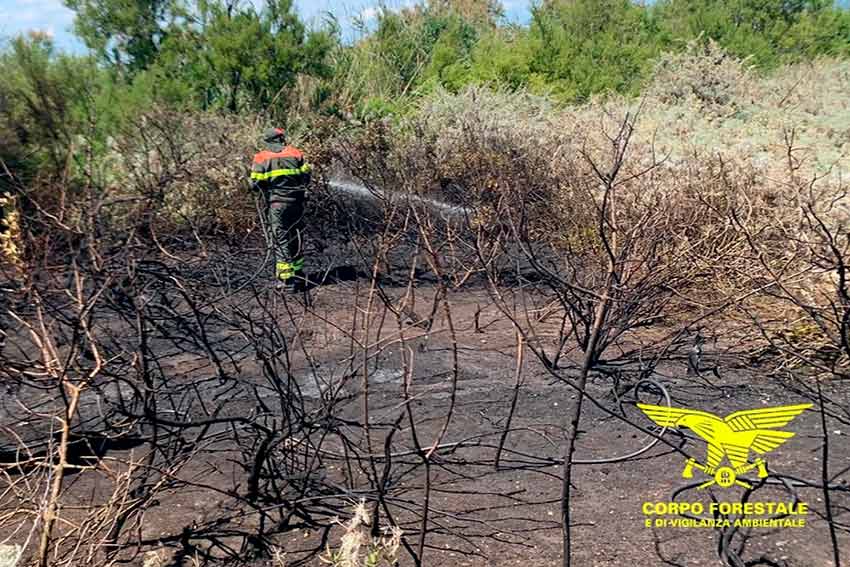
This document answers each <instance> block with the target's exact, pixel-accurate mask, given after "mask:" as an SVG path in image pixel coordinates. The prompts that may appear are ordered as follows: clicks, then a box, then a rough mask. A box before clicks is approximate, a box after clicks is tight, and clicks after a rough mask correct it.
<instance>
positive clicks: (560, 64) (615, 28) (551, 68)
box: [530, 0, 661, 100]
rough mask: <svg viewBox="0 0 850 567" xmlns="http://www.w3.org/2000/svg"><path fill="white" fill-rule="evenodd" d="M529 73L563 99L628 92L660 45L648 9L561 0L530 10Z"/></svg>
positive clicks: (613, 0) (611, 1) (599, 0)
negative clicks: (609, 92)
mask: <svg viewBox="0 0 850 567" xmlns="http://www.w3.org/2000/svg"><path fill="white" fill-rule="evenodd" d="M530 34H531V36H530V40H531V42H532V60H531V62H530V70H531V73H532V74H533V75H535V76H538V77H542V78H544V80H545V82H546V83H548V85H550V86H551V87H552V89H553V90H554V92H555V93H556V94H557V95H559V96H560V97H561V98H563V99H565V100H584V99H586V98H587V97H589V96H590V95H592V94H595V93H600V92H605V91H617V92H630V91H634V90H635V89H636V88H637V86H638V85H639V84H640V82H641V80H642V78H643V76H644V74H645V72H646V71H647V70H648V69H649V67H650V61H651V60H652V58H653V57H655V56H656V55H657V54H658V53H659V52H660V48H661V44H660V41H659V34H658V30H657V27H656V22H655V20H654V18H653V14H652V12H651V11H650V9H648V8H646V7H643V6H639V5H636V4H634V3H632V2H630V1H629V0H569V1H564V0H561V1H559V2H549V3H547V4H545V5H543V6H541V7H538V8H535V9H534V10H533V11H532V24H531V30H530Z"/></svg>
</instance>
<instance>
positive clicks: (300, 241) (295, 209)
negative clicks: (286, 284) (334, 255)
mask: <svg viewBox="0 0 850 567" xmlns="http://www.w3.org/2000/svg"><path fill="white" fill-rule="evenodd" d="M269 200H270V202H269V206H268V220H269V229H270V231H271V235H270V236H271V245H272V247H273V249H274V257H275V277H276V278H277V279H279V280H282V281H286V280H288V279H290V278H291V277H293V276H301V275H303V270H304V238H303V234H304V204H305V200H306V199H305V192H304V191H287V192H285V193H284V192H279V193H278V192H276V193H274V194H273V195H270V197H269Z"/></svg>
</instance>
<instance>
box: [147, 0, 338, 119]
mask: <svg viewBox="0 0 850 567" xmlns="http://www.w3.org/2000/svg"><path fill="white" fill-rule="evenodd" d="M196 20H197V21H198V24H197V25H194V26H188V27H185V28H184V29H182V30H180V31H179V32H178V31H176V30H175V31H174V32H173V33H171V34H169V36H168V37H167V39H166V40H165V42H164V44H163V46H162V50H161V54H160V57H159V60H158V63H157V66H156V69H154V70H153V75H154V76H155V77H156V80H157V81H159V82H160V86H159V87H158V90H159V92H160V94H163V95H165V97H166V98H170V99H172V100H174V101H175V102H176V101H179V100H180V99H181V98H184V97H186V96H187V95H188V96H189V97H190V100H193V101H194V103H195V105H197V106H200V107H202V108H224V109H227V110H229V111H231V112H236V111H239V110H253V111H265V110H266V109H268V107H269V105H271V104H272V103H281V104H282V103H283V102H284V101H285V100H286V98H285V96H283V95H284V94H285V93H286V91H287V90H288V89H290V88H291V87H292V86H293V85H294V83H295V80H296V78H297V76H298V75H299V74H302V73H307V74H314V75H319V76H324V75H326V74H327V73H328V72H329V69H328V68H327V65H326V63H325V58H326V55H327V53H328V52H329V50H330V49H331V48H332V46H333V43H334V39H333V38H332V37H331V35H329V34H328V33H327V32H322V31H316V32H308V31H307V30H306V29H305V27H304V24H303V23H302V22H301V20H300V19H299V18H298V16H297V14H295V12H294V11H293V2H292V0H270V1H269V2H267V3H266V5H265V7H264V8H263V9H262V10H256V9H255V8H254V7H253V6H252V5H251V4H244V5H239V6H234V5H233V4H224V3H222V2H220V1H218V0H204V1H202V2H201V3H200V4H199V5H198V15H197V17H196Z"/></svg>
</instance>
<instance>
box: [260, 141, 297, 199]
mask: <svg viewBox="0 0 850 567" xmlns="http://www.w3.org/2000/svg"><path fill="white" fill-rule="evenodd" d="M310 170H311V167H310V164H309V163H307V162H305V161H304V154H302V153H301V151H300V150H297V149H295V148H293V147H292V146H286V147H285V148H283V149H282V150H280V151H279V152H273V151H270V150H264V151H262V152H260V153H258V154H257V155H255V156H254V163H253V165H252V166H251V183H252V185H253V186H254V187H255V188H257V189H261V190H262V191H263V192H264V193H266V195H268V198H269V201H274V200H275V197H280V198H286V197H289V196H290V195H291V192H292V191H303V190H304V189H306V188H307V184H309V183H310Z"/></svg>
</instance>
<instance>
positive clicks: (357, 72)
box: [0, 0, 850, 182]
mask: <svg viewBox="0 0 850 567" xmlns="http://www.w3.org/2000/svg"><path fill="white" fill-rule="evenodd" d="M66 2H67V5H68V6H69V7H70V8H72V9H73V10H74V11H75V12H76V22H75V30H76V33H77V34H78V35H79V37H80V38H81V39H82V40H83V41H84V43H85V44H86V45H87V46H88V47H89V50H90V51H89V54H88V55H70V54H64V53H59V52H57V51H56V49H54V47H53V46H52V45H51V41H50V40H49V39H48V38H46V37H44V36H42V35H38V34H31V35H30V36H27V37H18V38H15V39H13V40H11V41H9V42H8V44H7V45H6V46H5V48H3V49H2V51H0V72H2V74H3V77H4V81H3V84H2V85H0V159H2V160H3V162H4V163H5V164H6V165H7V166H8V167H9V168H10V169H11V170H12V171H13V172H15V174H16V176H17V177H18V178H19V179H20V180H24V181H27V182H28V180H31V179H33V178H34V177H37V176H44V175H54V176H56V175H65V176H66V177H67V175H68V173H69V171H70V172H71V173H77V174H80V172H79V171H77V169H79V168H75V167H73V166H74V165H75V164H78V163H79V162H80V160H78V159H77V160H74V159H69V156H70V157H75V152H78V151H81V147H82V145H83V144H82V143H81V140H84V141H85V145H86V151H87V152H88V154H87V156H88V157H91V156H95V157H96V156H101V157H105V156H106V155H107V154H108V153H109V151H110V147H111V145H114V141H115V140H116V139H119V138H121V137H122V136H123V133H124V132H125V131H126V130H127V129H132V127H131V126H130V123H131V122H132V121H133V120H135V119H137V118H138V117H140V116H143V115H144V114H145V113H147V112H149V111H151V110H153V109H158V110H168V111H174V112H188V113H195V112H213V113H219V114H232V115H238V116H239V117H241V119H242V120H243V121H244V122H245V123H246V124H251V125H253V126H254V127H255V128H256V127H257V125H259V124H260V123H265V122H275V123H278V124H283V125H285V126H287V127H289V128H290V129H291V130H294V131H296V132H297V131H303V130H306V129H305V128H304V127H305V126H309V127H310V128H312V127H314V126H315V125H316V124H317V123H320V122H321V123H326V122H322V121H327V120H328V119H329V120H331V121H348V120H349V119H351V118H355V119H359V120H361V121H369V120H373V119H376V118H383V117H387V116H401V115H404V114H405V113H407V112H409V111H410V109H414V108H417V106H418V105H419V102H420V101H421V100H423V99H424V98H426V97H428V96H429V95H430V94H432V93H437V92H448V93H454V94H459V93H462V92H464V91H465V90H467V89H469V88H470V87H480V86H485V87H488V88H491V89H493V90H495V91H507V92H525V93H530V94H533V95H538V96H544V97H546V98H548V99H549V100H551V101H552V102H553V103H555V104H560V105H563V104H570V103H583V102H586V101H590V100H591V99H592V98H594V97H597V96H611V95H618V96H619V95H624V96H635V95H637V94H638V93H641V92H643V91H644V90H645V89H646V88H647V87H648V86H649V88H655V87H653V86H652V85H651V82H652V81H653V80H654V79H653V77H656V76H657V75H658V73H662V74H663V73H667V76H668V79H669V80H668V83H670V84H673V83H676V84H679V86H680V87H682V86H683V85H682V84H680V83H681V82H682V81H680V80H679V77H678V76H677V73H678V68H670V66H669V63H670V61H680V62H681V61H682V60H681V59H676V57H677V54H679V55H681V54H685V53H695V52H698V51H699V50H700V49H706V50H709V51H711V50H714V52H715V53H719V54H720V55H719V57H721V58H725V57H727V56H729V55H731V56H733V57H734V58H735V59H737V60H740V61H744V62H745V63H744V64H743V66H742V68H744V69H746V72H747V73H750V74H753V73H755V74H758V73H768V72H770V71H771V70H773V69H776V68H777V67H779V66H781V65H787V64H792V63H798V62H803V61H812V60H815V59H818V58H823V57H830V58H843V57H845V56H847V55H848V54H850V11H848V10H846V9H843V8H840V7H838V6H837V5H836V4H833V3H832V2H830V1H828V0H791V1H789V0H720V1H714V0H712V1H709V0H659V1H657V2H653V3H637V2H632V1H630V0H547V1H545V2H542V3H540V4H539V5H536V6H535V7H534V8H533V9H532V14H531V18H530V21H529V22H528V23H527V24H526V25H517V24H508V23H506V22H505V20H504V18H503V12H502V10H501V7H500V5H499V4H498V2H494V1H493V0H428V1H426V2H423V3H422V4H420V5H418V6H416V7H414V8H407V9H404V10H400V11H395V10H391V9H382V10H380V11H379V13H378V15H377V17H376V18H375V19H374V20H372V21H370V22H361V23H360V25H359V30H360V33H359V34H358V38H357V39H356V40H354V41H349V40H346V39H344V37H346V34H344V33H343V32H342V29H341V26H340V25H339V24H338V23H337V22H335V21H333V20H332V19H329V20H328V21H327V22H326V23H325V24H322V25H320V26H318V27H316V28H314V29H310V28H308V27H307V26H306V25H305V23H304V22H303V21H302V19H301V18H300V17H299V15H298V14H297V13H296V11H295V9H294V5H293V0H268V1H267V2H265V3H263V4H262V7H261V8H256V7H255V6H254V5H253V4H251V3H247V2H245V3H233V2H225V1H224V0H201V1H199V2H197V3H194V2H193V3H189V2H185V1H184V0H66ZM685 63H686V62H683V63H682V64H685ZM718 69H719V67H718ZM700 72H706V70H705V69H703V70H702V71H700ZM707 72H709V73H710V74H711V73H712V72H713V71H712V69H708V71H707ZM727 79H729V78H728V77H727V78H726V79H723V78H721V79H718V80H720V81H723V80H727ZM730 80H734V78H733V79H730ZM655 84H656V86H657V84H658V80H655ZM685 87H687V86H686V85H685ZM703 87H704V88H708V89H709V90H710V89H712V88H716V87H717V85H714V86H711V85H706V84H703V85H702V87H701V88H703ZM687 88H689V87H687ZM677 93H678V94H677ZM656 94H657V93H656ZM685 94H688V93H685V92H679V91H675V89H674V90H673V91H670V92H669V93H668V95H669V96H670V97H674V98H675V97H680V98H681V96H684V95H685ZM690 94H695V96H697V97H699V96H707V97H708V98H711V97H712V95H711V93H707V92H703V93H693V92H690ZM690 94H689V96H690ZM662 98H663V97H662ZM715 102H718V101H715ZM718 104H720V106H722V107H724V108H725V106H724V104H725V103H724V102H723V101H719V102H718ZM715 106H716V105H715ZM737 111H740V112H746V110H745V109H737V110H736V112H737ZM742 116H743V115H741V114H740V113H739V115H737V117H738V118H741V117H742ZM69 164H70V165H69Z"/></svg>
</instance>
